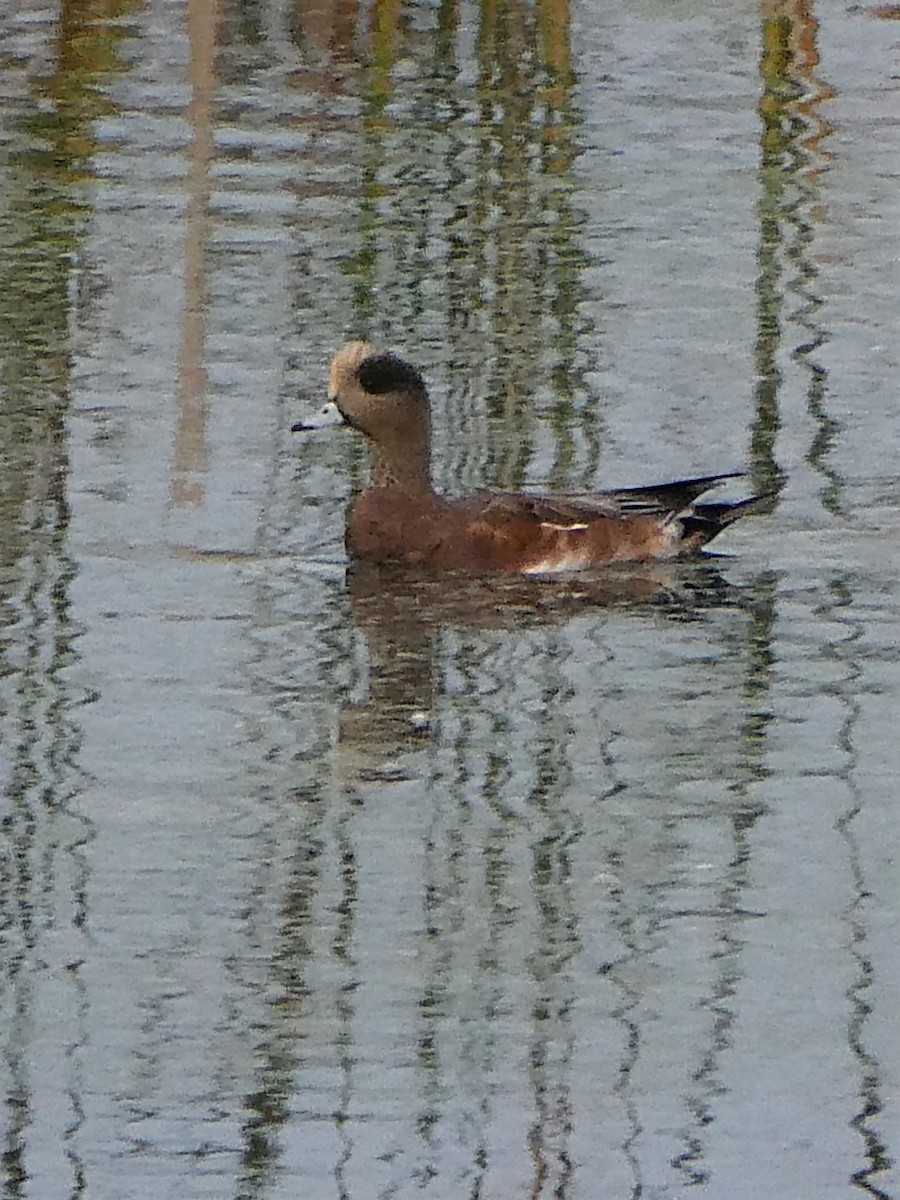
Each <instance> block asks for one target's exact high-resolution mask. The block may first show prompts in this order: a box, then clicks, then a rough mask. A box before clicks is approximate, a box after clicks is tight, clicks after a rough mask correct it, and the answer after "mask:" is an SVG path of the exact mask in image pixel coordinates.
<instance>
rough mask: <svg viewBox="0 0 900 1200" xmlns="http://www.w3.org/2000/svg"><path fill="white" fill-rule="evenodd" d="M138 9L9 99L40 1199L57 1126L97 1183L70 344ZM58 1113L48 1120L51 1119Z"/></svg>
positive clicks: (9, 473) (11, 535)
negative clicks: (107, 118) (126, 24)
mask: <svg viewBox="0 0 900 1200" xmlns="http://www.w3.org/2000/svg"><path fill="white" fill-rule="evenodd" d="M128 9H129V5H128V4H125V3H118V2H109V0H108V2H101V0H97V2H94V3H84V2H81V3H76V2H75V0H68V2H65V0H64V2H63V3H62V4H61V5H60V7H59V16H58V22H57V25H56V36H55V39H54V41H53V43H52V44H51V45H48V46H44V47H41V49H42V50H44V51H45V52H46V54H47V58H48V60H49V62H50V67H49V70H48V71H47V73H45V74H37V73H33V74H31V75H30V77H28V78H27V83H26V85H25V87H24V88H23V94H22V96H21V98H17V99H16V101H15V106H16V107H15V108H14V107H13V102H11V101H9V100H7V101H6V102H5V105H4V107H5V110H6V112H7V113H10V114H12V117H13V119H12V120H11V121H10V122H9V124H8V126H7V128H6V129H5V130H4V134H5V137H4V145H3V147H2V151H0V192H2V199H3V203H2V205H0V313H2V319H0V390H2V393H3V406H2V408H3V420H2V421H0V460H2V464H3V469H2V471H0V675H2V676H3V678H4V684H5V686H4V689H3V693H2V703H0V707H2V714H0V715H2V721H0V761H2V762H3V763H4V764H5V768H4V771H3V782H2V789H3V790H2V798H0V808H2V817H3V835H4V843H5V847H6V853H5V854H4V855H3V856H2V858H0V927H2V929H3V937H2V939H0V980H2V988H3V991H4V993H5V995H6V996H7V998H8V1004H7V1007H6V1010H5V1016H6V1020H5V1023H4V1029H3V1037H2V1051H0V1053H2V1055H3V1057H4V1059H5V1068H6V1069H5V1078H6V1079H7V1081H8V1090H7V1092H6V1095H5V1096H4V1097H3V1101H4V1111H3V1142H4V1144H3V1155H2V1166H0V1175H2V1178H3V1179H4V1182H5V1187H4V1188H3V1191H4V1194H5V1195H9V1196H18V1195H24V1194H25V1190H26V1189H27V1188H28V1181H29V1178H30V1177H31V1176H30V1173H29V1166H30V1165H31V1161H33V1158H32V1156H33V1157H34V1158H37V1157H38V1156H39V1155H40V1153H41V1147H42V1146H44V1145H45V1144H46V1142H45V1141H42V1139H46V1138H47V1137H48V1136H51V1137H52V1135H53V1132H55V1131H56V1130H59V1132H60V1135H61V1137H62V1139H63V1142H64V1146H63V1147H62V1149H61V1155H60V1160H59V1164H58V1165H57V1167H56V1168H55V1169H56V1170H64V1171H65V1170H67V1171H68V1172H69V1173H70V1179H69V1182H68V1183H63V1180H62V1176H60V1178H59V1180H58V1182H59V1184H60V1187H62V1188H63V1190H65V1191H66V1193H67V1194H72V1195H75V1194H77V1193H78V1192H79V1191H80V1189H81V1185H82V1184H83V1181H84V1172H85V1166H84V1163H83V1162H82V1161H81V1160H80V1157H79V1148H78V1135H79V1132H80V1129H81V1124H82V1120H83V1097H82V1096H81V1095H80V1078H81V1071H82V1066H83V1056H84V1053H85V1040H86V1039H85V1034H84V1031H83V1017H84V1012H83V1009H84V988H83V985H82V983H81V979H80V976H79V967H80V955H81V953H82V952H83V949H84V935H85V927H86V925H87V922H88V916H89V914H88V911H87V896H86V891H87V876H86V867H85V863H84V861H83V858H82V847H83V845H84V843H85V842H86V841H87V840H88V839H89V838H90V836H91V834H92V828H93V827H92V824H91V822H90V821H89V820H87V819H86V818H85V817H84V816H83V815H82V814H81V813H80V812H79V811H77V809H76V808H75V807H73V806H72V800H73V797H74V795H75V794H76V793H77V791H78V790H79V787H80V778H79V772H78V767H77V755H78V748H79V743H80V731H79V729H78V726H77V725H76V723H75V721H74V720H73V709H74V708H75V706H76V705H77V704H79V703H84V702H85V701H86V700H87V699H88V697H85V696H83V695H80V694H79V695H76V694H73V691H72V688H71V685H70V684H68V683H67V681H66V675H65V671H66V668H68V667H70V666H71V665H72V663H73V661H74V660H75V657H76V649H75V637H76V630H75V629H74V628H73V626H72V620H71V615H70V607H71V606H70V598H69V589H70V584H71V581H72V577H73V574H74V567H73V564H72V561H71V559H70V557H69V552H68V544H67V543H68V526H69V505H68V500H67V484H68V471H69V462H68V452H67V440H66V426H65V419H66V415H67V412H68V409H69V403H70V395H69V387H70V383H69V372H70V366H71V364H70V358H69V350H68V342H69V333H70V328H71V325H72V324H73V323H74V322H75V321H76V320H77V317H78V311H79V306H80V305H82V304H84V303H86V299H85V292H84V291H82V290H81V288H82V285H84V284H85V282H86V279H85V277H86V276H87V275H88V271H87V270H86V269H84V268H82V270H83V274H79V273H76V272H75V270H74V267H73V264H75V263H77V262H79V257H80V253H81V249H82V244H83V238H84V231H85V226H86V222H87V220H88V218H89V215H90V214H89V210H88V208H87V204H86V201H85V198H84V197H85V193H84V192H76V191H75V190H74V185H78V184H80V183H82V182H83V181H85V180H86V179H88V178H89V176H90V172H91V169H90V156H91V154H92V152H93V151H94V149H95V142H94V139H93V133H92V122H93V121H94V119H95V118H97V117H98V116H100V115H102V114H105V113H108V112H110V111H112V110H113V103H112V101H111V100H110V98H109V97H108V96H107V95H106V94H105V93H104V92H103V91H102V90H101V88H102V85H103V84H104V83H105V82H106V81H107V80H108V79H109V78H110V76H111V75H112V74H113V73H114V72H116V71H119V70H122V69H123V68H122V66H121V64H120V63H119V60H118V53H117V51H118V44H119V42H120V40H121V39H122V37H123V36H124V33H125V30H124V28H123V27H122V26H121V25H120V24H118V22H119V20H120V19H121V18H122V16H123V15H124V14H125V13H127V11H128ZM11 19H12V18H11V17H10V16H9V15H7V14H5V15H4V16H3V18H0V20H2V21H3V22H4V23H5V22H6V21H7V20H11ZM3 29H4V25H0V36H2V31H3ZM35 36H37V35H35ZM8 69H9V70H13V68H12V67H10V68H8ZM73 284H74V285H75V286H73ZM50 930H52V931H53V936H52V937H49V938H48V937H47V933H48V931H50ZM35 964H39V966H40V968H41V969H39V970H38V971H35V970H34V967H35ZM51 979H52V980H53V982H52V983H51V982H50V980H51ZM54 987H55V988H56V989H57V990H56V992H55V994H52V989H53V988H54ZM48 990H49V992H50V993H51V995H52V1002H53V1004H54V1006H55V1009H54V1018H53V1031H52V1037H53V1038H54V1039H55V1040H56V1042H57V1043H58V1045H59V1046H60V1049H61V1055H60V1062H59V1078H58V1080H57V1081H56V1082H57V1095H56V1097H55V1100H54V1105H53V1106H52V1108H53V1112H52V1116H51V1117H50V1119H51V1120H52V1121H54V1122H60V1124H55V1125H54V1127H53V1129H52V1130H50V1131H48V1130H47V1129H42V1130H40V1131H38V1132H37V1134H35V1133H34V1131H33V1130H32V1123H33V1121H34V1119H35V1112H34V1108H33V1095H32V1089H34V1088H35V1087H36V1086H37V1085H36V1083H35V1080H34V1077H33V1070H34V1061H33V1060H34V1048H33V1042H34V1039H35V1038H36V1037H41V1036H44V1035H46V1025H45V1024H44V1021H45V1020H46V1011H44V1015H43V1016H41V1012H42V1006H46V1004H47V1000H48ZM49 1111H50V1110H48V1109H47V1107H46V1106H44V1107H43V1108H42V1112H43V1114H44V1117H45V1119H46V1118H47V1115H48V1112H49ZM35 1140H36V1142H37V1146H38V1148H37V1150H35V1146H34V1144H33V1142H34V1141H35ZM63 1162H64V1163H65V1167H63V1165H62V1164H63ZM32 1169H33V1168H32Z"/></svg>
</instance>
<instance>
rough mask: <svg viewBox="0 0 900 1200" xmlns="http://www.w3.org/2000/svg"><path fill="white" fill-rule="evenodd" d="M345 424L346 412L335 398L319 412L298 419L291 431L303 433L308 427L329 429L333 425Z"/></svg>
mask: <svg viewBox="0 0 900 1200" xmlns="http://www.w3.org/2000/svg"><path fill="white" fill-rule="evenodd" d="M343 424H344V414H343V413H342V412H341V410H340V409H339V408H338V406H337V405H336V404H335V403H334V401H333V400H329V401H328V403H327V404H326V405H324V407H322V408H320V409H319V411H318V412H315V413H312V414H311V415H310V416H308V417H304V419H303V420H302V421H297V423H296V424H295V425H292V426H291V432H292V433H302V432H303V431H304V430H307V429H328V428H329V427H330V426H332V425H343Z"/></svg>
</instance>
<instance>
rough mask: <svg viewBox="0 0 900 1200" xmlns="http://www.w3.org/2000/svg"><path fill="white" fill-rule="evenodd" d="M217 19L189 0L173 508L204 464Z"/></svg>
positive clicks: (189, 493) (198, 488)
mask: <svg viewBox="0 0 900 1200" xmlns="http://www.w3.org/2000/svg"><path fill="white" fill-rule="evenodd" d="M218 20H219V5H218V0H189V3H188V35H189V37H190V44H191V58H190V64H189V67H188V79H189V80H190V84H191V91H192V96H191V101H190V104H189V105H188V110H187V115H188V120H189V121H190V124H191V131H192V136H191V144H190V149H189V151H188V204H187V212H186V226H187V232H186V236H185V245H184V262H185V268H184V308H183V313H182V324H181V348H180V351H179V355H178V413H177V419H176V425H175V459H174V463H173V468H172V502H173V503H174V504H175V505H177V506H183V505H188V504H201V503H202V502H203V494H204V479H205V476H206V470H207V464H208V450H207V444H206V432H207V421H208V418H209V399H208V396H207V391H206V363H205V339H206V304H207V295H206V264H205V250H206V242H207V238H208V236H209V225H210V219H209V202H210V184H209V171H210V164H211V162H212V158H213V153H214V150H215V144H214V135H213V123H214V122H213V118H214V94H215V58H216V29H217V26H218Z"/></svg>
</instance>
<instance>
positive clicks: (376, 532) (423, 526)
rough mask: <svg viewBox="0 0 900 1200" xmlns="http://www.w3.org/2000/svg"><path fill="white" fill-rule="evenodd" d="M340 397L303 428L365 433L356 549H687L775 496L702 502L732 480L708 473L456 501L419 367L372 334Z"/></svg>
mask: <svg viewBox="0 0 900 1200" xmlns="http://www.w3.org/2000/svg"><path fill="white" fill-rule="evenodd" d="M328 396H329V402H330V404H329V405H328V406H326V409H325V410H323V412H322V413H321V414H320V416H319V417H318V418H312V419H310V420H307V421H299V422H298V423H297V424H296V425H295V426H294V429H295V430H302V429H312V428H317V427H318V426H319V425H322V424H325V423H328V422H329V421H330V420H334V421H343V422H345V423H346V424H347V425H350V426H351V427H352V428H353V429H357V430H359V431H360V432H361V433H364V434H365V435H366V437H367V438H368V441H369V450H370V452H371V477H370V480H369V484H368V486H367V487H366V488H364V489H363V491H362V492H361V493H360V495H359V496H357V498H356V500H355V501H354V503H353V505H352V507H351V509H350V513H349V516H348V519H347V531H346V543H347V550H348V552H349V553H350V554H351V555H353V556H354V557H356V558H360V559H365V560H368V561H370V562H382V563H389V562H400V563H408V564H411V565H421V566H424V567H432V568H436V569H438V570H446V571H449V570H465V571H474V572H491V571H508V572H517V573H522V574H543V573H549V572H559V571H578V570H584V569H586V568H590V567H597V566H602V565H603V564H606V563H613V562H646V561H649V560H653V559H676V558H686V557H689V556H691V555H695V554H697V553H698V552H699V551H700V549H701V548H702V547H703V546H705V545H706V544H707V542H710V541H711V540H712V539H713V538H714V537H715V536H716V535H717V534H719V533H721V531H722V530H723V529H725V527H726V526H728V525H730V524H731V523H732V521H736V520H737V519H738V517H741V516H743V515H744V514H745V513H749V512H752V511H753V510H754V509H756V508H758V507H759V506H760V504H761V503H762V502H763V501H765V500H767V499H768V497H766V496H753V497H751V498H750V499H747V500H738V501H734V502H731V501H725V502H721V503H706V504H698V503H697V502H696V501H697V498H698V497H699V496H701V495H702V494H703V493H704V492H706V491H708V490H709V489H710V488H712V487H715V486H716V485H717V484H719V483H721V482H723V481H724V480H726V479H733V478H736V477H737V476H736V475H735V474H734V473H729V474H724V475H705V476H703V477H701V478H696V479H679V480H675V481H674V482H672V483H662V484H652V485H650V486H649V487H637V488H624V489H621V490H614V491H603V492H596V493H593V494H591V495H589V496H566V495H532V494H529V493H525V492H504V493H484V494H480V495H474V496H466V497H462V498H460V499H453V500H447V499H444V497H443V496H439V495H438V494H437V492H435V490H434V488H433V487H432V483H431V469H430V468H431V419H430V413H429V407H428V393H427V390H426V387H425V383H424V381H423V379H422V376H421V375H420V374H419V372H418V370H417V369H416V368H415V367H414V366H412V364H411V363H408V362H405V361H404V360H403V359H402V358H398V357H397V355H395V354H391V353H382V352H379V351H376V350H375V349H374V347H372V346H371V345H369V344H368V343H367V342H349V343H348V344H347V345H346V346H344V347H343V348H342V349H341V350H339V351H338V353H337V354H336V355H335V356H334V359H333V360H332V363H331V372H330V379H329V389H328Z"/></svg>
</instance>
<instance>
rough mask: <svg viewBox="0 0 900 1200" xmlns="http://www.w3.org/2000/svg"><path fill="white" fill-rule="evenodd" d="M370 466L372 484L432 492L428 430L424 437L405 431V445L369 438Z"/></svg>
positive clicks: (408, 490) (404, 490)
mask: <svg viewBox="0 0 900 1200" xmlns="http://www.w3.org/2000/svg"><path fill="white" fill-rule="evenodd" d="M369 450H370V456H371V469H370V472H369V486H370V487H374V488H390V489H391V490H392V491H401V492H407V493H408V494H410V495H413V496H420V495H425V494H427V495H433V494H434V488H433V487H432V485H431V439H430V438H429V437H428V433H427V430H423V431H422V435H421V437H418V438H410V436H409V431H407V432H406V433H405V436H404V440H403V444H402V445H397V446H395V445H392V444H391V443H389V442H370V444H369Z"/></svg>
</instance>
